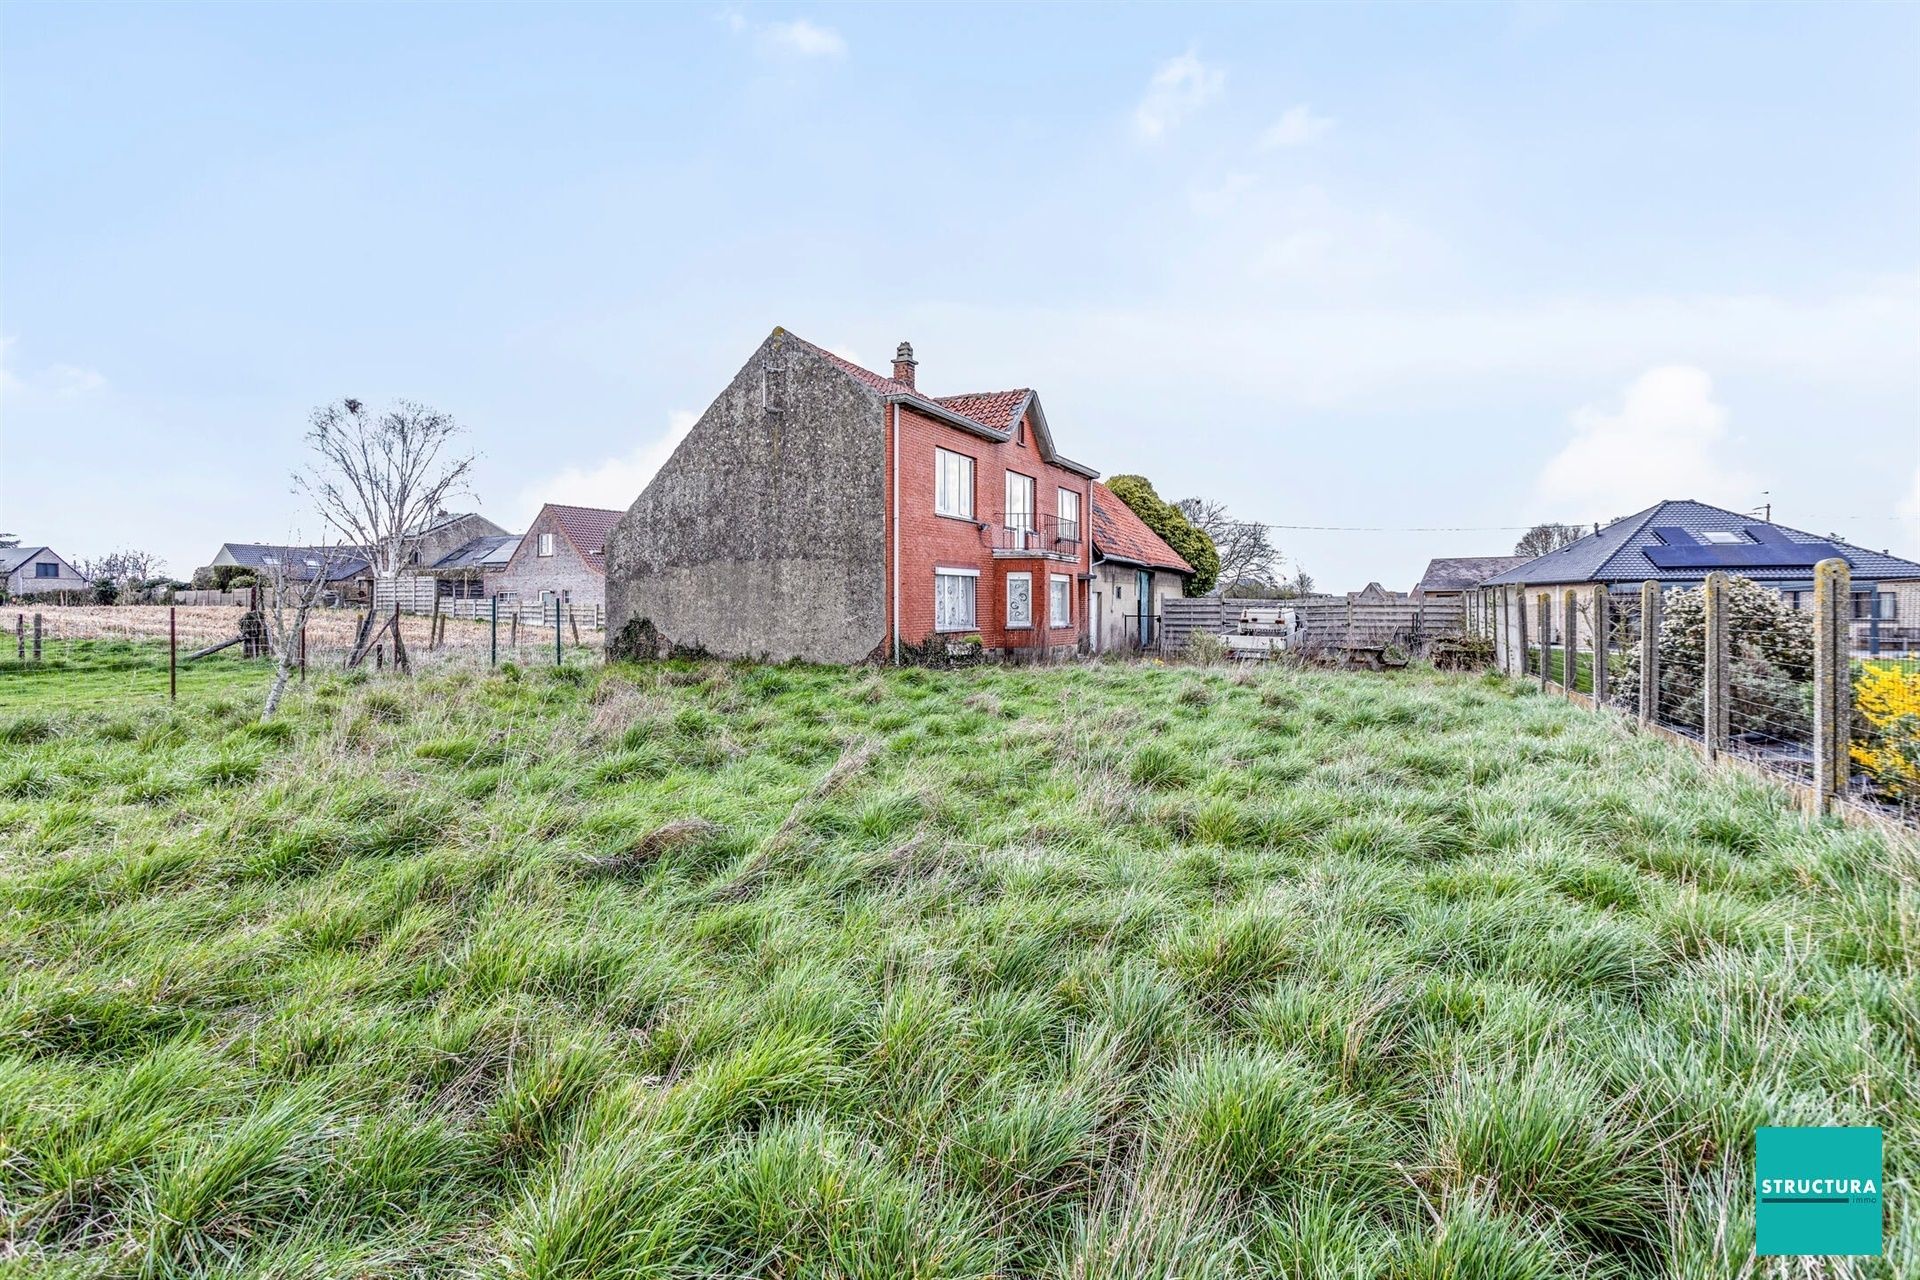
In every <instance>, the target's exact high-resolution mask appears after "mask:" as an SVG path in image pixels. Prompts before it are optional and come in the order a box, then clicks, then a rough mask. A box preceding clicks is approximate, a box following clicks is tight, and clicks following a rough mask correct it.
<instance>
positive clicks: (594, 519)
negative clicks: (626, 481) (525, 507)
mask: <svg viewBox="0 0 1920 1280" xmlns="http://www.w3.org/2000/svg"><path fill="white" fill-rule="evenodd" d="M621 514H622V513H621V512H618V511H609V510H607V509H605V508H604V507H569V506H563V505H561V504H560V503H557V502H549V503H548V504H547V505H546V506H544V507H542V508H540V514H539V515H537V516H535V517H534V518H533V523H532V524H529V525H528V526H527V531H526V532H525V533H523V534H521V535H520V541H519V544H518V545H517V546H516V547H515V548H514V550H513V551H512V552H511V553H509V556H508V559H507V562H506V564H505V566H504V567H503V568H502V569H501V571H500V573H499V576H498V577H496V578H495V579H494V580H493V582H492V583H491V584H490V589H491V590H492V592H493V593H494V594H495V595H497V596H499V597H500V598H501V599H502V600H505V601H512V602H514V603H517V604H519V605H520V606H521V607H522V608H525V607H527V606H528V605H534V604H537V605H540V606H542V607H551V606H552V604H553V602H554V601H555V600H562V601H565V602H566V603H568V604H573V605H580V606H584V607H587V608H590V609H596V610H597V609H599V608H602V607H603V606H605V605H606V603H607V552H606V547H607V533H608V532H609V531H610V530H611V529H612V528H613V526H614V522H615V521H617V520H619V519H620V516H621Z"/></svg>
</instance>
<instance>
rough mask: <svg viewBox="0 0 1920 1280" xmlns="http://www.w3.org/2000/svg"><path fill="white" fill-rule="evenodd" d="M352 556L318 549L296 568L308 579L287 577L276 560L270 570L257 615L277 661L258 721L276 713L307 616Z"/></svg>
mask: <svg viewBox="0 0 1920 1280" xmlns="http://www.w3.org/2000/svg"><path fill="white" fill-rule="evenodd" d="M352 554H353V553H352V552H351V551H350V550H349V549H348V548H346V547H324V548H322V549H321V550H320V552H319V555H318V556H317V557H313V556H309V557H307V558H306V559H307V560H308V561H309V562H308V563H306V564H303V565H301V566H300V568H301V569H302V570H304V571H305V572H306V574H307V575H308V576H306V577H305V578H300V577H296V576H294V575H293V574H291V573H289V572H288V566H287V565H285V564H283V563H281V562H280V560H279V559H277V558H276V559H275V561H274V563H273V565H272V566H271V567H272V570H273V577H272V578H271V579H270V581H269V582H268V583H267V599H266V607H265V608H264V609H262V610H261V612H262V613H264V614H265V615H266V619H265V621H266V623H267V626H268V627H269V628H270V629H271V631H272V634H273V648H274V653H275V655H276V657H277V661H276V662H275V664H274V670H273V684H272V686H271V687H270V688H269V689H268V690H267V705H266V707H265V709H264V710H262V711H261V712H260V719H261V720H262V721H267V720H271V719H273V713H274V712H276V711H278V710H279V709H280V698H281V696H282V695H284V694H285V693H286V691H287V681H288V680H289V679H290V678H291V677H292V675H293V669H294V668H295V667H296V666H298V665H299V663H300V657H299V644H300V636H301V635H302V633H304V632H305V631H306V629H307V614H308V613H310V612H312V610H313V608H314V606H315V605H317V604H319V603H320V602H321V600H322V599H324V598H325V597H326V594H327V591H328V589H329V585H330V584H329V579H330V578H331V577H332V576H333V575H332V570H333V567H334V566H335V565H337V564H340V563H342V562H344V561H345V560H346V559H347V558H348V557H350V556H351V555H352Z"/></svg>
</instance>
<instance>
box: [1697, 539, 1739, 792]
mask: <svg viewBox="0 0 1920 1280" xmlns="http://www.w3.org/2000/svg"><path fill="white" fill-rule="evenodd" d="M1704 591H1705V596H1706V606H1707V643H1706V653H1705V655H1704V656H1703V658H1702V660H1701V664H1700V683H1701V692H1702V696H1701V700H1700V705H1701V720H1702V721H1703V723H1702V725H1701V730H1702V732H1703V733H1704V734H1705V736H1706V740H1707V758H1708V759H1709V760H1712V759H1715V758H1716V757H1718V756H1719V754H1720V753H1721V752H1722V751H1725V750H1726V749H1727V737H1728V732H1729V730H1730V729H1731V727H1732V716H1731V715H1730V714H1729V710H1730V708H1729V707H1728V706H1727V694H1728V693H1729V692H1730V690H1729V689H1728V684H1729V677H1730V676H1731V674H1732V672H1731V669H1730V667H1729V664H1728V660H1727V655H1728V650H1729V645H1728V643H1727V642H1728V640H1729V639H1730V637H1729V636H1728V634H1727V631H1728V627H1727V575H1726V574H1724V573H1721V572H1719V571H1717V570H1716V571H1715V572H1713V573H1710V574H1708V575H1707V581H1706V585H1705V589H1704Z"/></svg>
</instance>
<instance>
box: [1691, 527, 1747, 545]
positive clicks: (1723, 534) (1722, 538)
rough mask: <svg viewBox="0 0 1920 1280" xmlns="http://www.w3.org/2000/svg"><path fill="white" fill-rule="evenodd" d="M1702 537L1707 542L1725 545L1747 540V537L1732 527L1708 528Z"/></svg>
mask: <svg viewBox="0 0 1920 1280" xmlns="http://www.w3.org/2000/svg"><path fill="white" fill-rule="evenodd" d="M1700 537H1701V538H1702V539H1703V540H1705V541H1707V542H1712V543H1716V544H1718V545H1720V546H1723V547H1725V546H1735V545H1738V544H1740V543H1743V542H1745V541H1746V539H1745V538H1743V537H1741V536H1740V535H1739V534H1737V533H1735V532H1734V531H1733V530H1731V529H1708V530H1707V531H1706V532H1704V533H1702V534H1701V535H1700Z"/></svg>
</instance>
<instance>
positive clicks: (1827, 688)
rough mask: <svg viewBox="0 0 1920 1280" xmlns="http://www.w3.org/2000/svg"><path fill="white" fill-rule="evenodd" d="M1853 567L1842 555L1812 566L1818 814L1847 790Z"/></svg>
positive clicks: (1851, 687)
mask: <svg viewBox="0 0 1920 1280" xmlns="http://www.w3.org/2000/svg"><path fill="white" fill-rule="evenodd" d="M1852 594H1853V570H1852V568H1851V567H1850V566H1849V565H1848V564H1847V562H1846V561H1845V560H1842V559H1839V558H1838V557H1835V558H1834V559H1831V560H1822V561H1821V562H1820V563H1819V564H1817V565H1815V566H1814V568H1813V793H1814V801H1815V803H1816V805H1817V806H1818V810H1819V812H1821V813H1825V812H1826V811H1827V809H1828V807H1829V806H1830V805H1831V804H1832V801H1833V797H1835V796H1837V795H1840V794H1841V793H1843V792H1844V791H1846V789H1847V765H1848V759H1847V757H1848V752H1849V749H1850V748H1851V746H1852V738H1853V670H1852V664H1851V663H1850V662H1849V660H1848V649H1849V647H1850V646H1849V644H1848V640H1849V636H1848V627H1847V622H1848V618H1847V612H1848V603H1849V601H1850V599H1851V598H1852Z"/></svg>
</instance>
